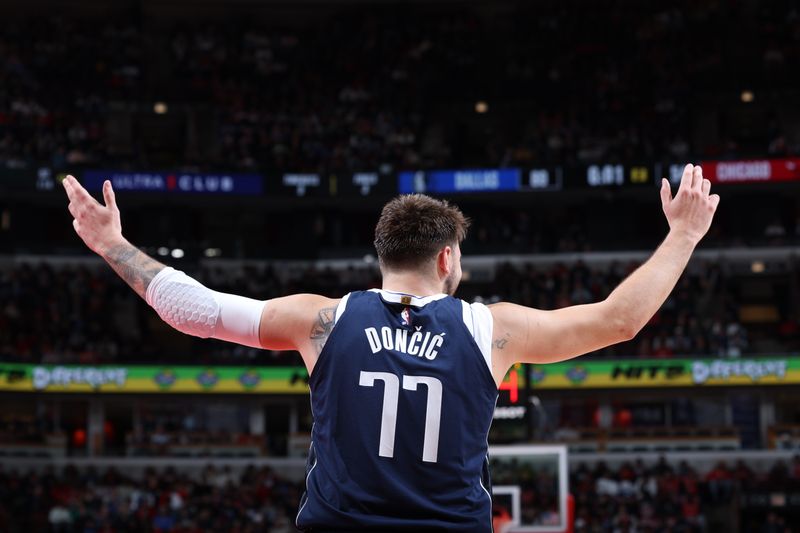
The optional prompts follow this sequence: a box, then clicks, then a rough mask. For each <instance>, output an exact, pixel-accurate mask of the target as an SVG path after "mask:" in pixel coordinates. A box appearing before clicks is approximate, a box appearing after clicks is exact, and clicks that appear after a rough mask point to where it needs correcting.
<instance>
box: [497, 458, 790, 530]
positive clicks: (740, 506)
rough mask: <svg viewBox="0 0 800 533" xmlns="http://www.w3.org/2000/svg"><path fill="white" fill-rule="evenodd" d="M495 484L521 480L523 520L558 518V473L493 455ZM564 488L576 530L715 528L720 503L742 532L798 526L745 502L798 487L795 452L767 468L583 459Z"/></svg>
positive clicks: (499, 509)
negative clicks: (714, 517)
mask: <svg viewBox="0 0 800 533" xmlns="http://www.w3.org/2000/svg"><path fill="white" fill-rule="evenodd" d="M492 482H493V484H494V486H499V485H520V487H521V489H522V491H521V494H520V502H521V507H522V517H521V518H522V523H524V524H535V525H538V526H548V525H549V526H554V525H557V524H558V523H559V520H560V517H559V514H558V513H559V510H558V501H559V500H558V484H557V476H556V473H555V471H551V470H550V469H549V468H548V466H545V465H542V464H536V463H528V462H526V461H524V460H521V459H520V460H516V459H515V460H513V461H504V460H497V459H495V460H493V462H492ZM569 487H570V494H571V495H572V497H573V498H574V501H575V531H576V533H589V532H600V531H602V532H613V533H634V532H640V533H656V532H663V531H669V532H672V533H701V532H705V531H716V530H717V529H715V528H714V527H713V526H712V525H711V523H710V521H711V518H712V517H711V516H709V515H710V514H711V513H712V512H717V513H718V512H719V510H720V509H722V510H723V512H724V513H726V514H727V516H726V519H727V520H729V519H730V513H731V512H741V515H740V516H739V517H738V520H739V523H740V524H741V527H742V529H741V530H742V531H751V532H754V533H757V532H762V533H787V532H788V533H791V532H795V531H797V530H796V529H794V526H793V525H792V520H791V518H788V517H787V515H781V514H780V513H776V512H774V511H772V512H769V513H768V514H767V513H765V512H763V509H762V510H761V511H762V512H761V513H759V512H758V510H756V511H755V512H753V511H754V510H753V509H748V508H747V507H748V506H747V505H746V504H744V503H743V502H744V501H745V498H744V496H745V495H748V494H754V493H763V492H764V491H772V492H781V491H785V492H790V491H795V490H798V489H800V457H795V458H794V460H793V461H792V462H791V464H786V463H785V462H783V461H777V462H776V463H775V464H774V465H773V466H772V467H771V468H770V470H769V471H768V472H767V473H766V474H759V473H756V472H754V471H753V470H752V469H751V468H750V467H748V466H747V465H746V464H745V463H744V462H742V461H738V462H737V463H736V465H734V466H732V467H731V466H728V465H726V464H725V463H724V462H720V463H718V464H717V465H715V466H714V467H713V468H711V469H710V470H708V471H707V472H698V470H697V469H695V468H693V467H692V466H690V465H689V464H688V463H686V462H681V463H680V464H674V463H669V462H667V461H666V460H665V459H664V458H662V459H661V460H660V461H659V462H657V463H656V464H653V465H645V464H644V463H643V462H642V461H641V460H638V459H637V460H636V461H631V462H626V463H624V464H622V465H621V466H619V467H618V468H611V467H609V466H608V465H606V464H605V463H603V462H599V463H597V464H596V465H595V466H594V467H589V466H588V465H586V464H583V463H581V464H579V465H578V466H577V468H575V469H573V470H572V471H571V473H570V481H569ZM498 503H499V506H498ZM504 511H506V512H507V511H508V509H505V507H503V504H502V502H499V501H498V500H496V501H495V516H496V517H497V516H505V515H506V513H505V512H504ZM764 515H767V516H766V520H764V519H763V518H764ZM509 517H510V515H509ZM507 518H508V517H507ZM496 524H497V522H496Z"/></svg>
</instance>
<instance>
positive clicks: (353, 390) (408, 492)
mask: <svg viewBox="0 0 800 533" xmlns="http://www.w3.org/2000/svg"><path fill="white" fill-rule="evenodd" d="M336 317H337V318H336V323H335V326H334V328H333V330H332V332H331V334H330V336H329V337H328V340H327V342H326V344H325V347H324V348H323V350H322V353H321V354H320V355H319V358H318V360H317V363H316V366H315V367H314V370H313V372H312V374H311V378H310V380H309V387H310V389H311V408H312V411H313V414H314V427H313V429H312V431H311V448H310V452H309V458H308V469H307V476H306V492H305V494H304V495H303V497H302V499H301V502H300V510H299V512H298V515H297V526H298V527H299V528H300V529H303V530H307V531H381V532H383V531H417V532H419V531H430V530H434V531H458V532H461V533H468V532H474V533H487V532H490V531H491V530H492V523H491V522H492V516H491V496H490V494H489V491H490V490H491V488H490V484H489V470H488V460H487V455H486V454H487V448H488V444H487V435H488V432H489V426H490V425H491V422H492V416H493V414H494V407H495V403H496V401H497V387H496V384H495V382H494V379H493V377H492V374H491V372H490V370H489V368H490V364H487V363H488V362H489V361H490V357H491V327H492V325H491V314H490V313H489V311H488V309H487V308H486V307H485V306H483V305H480V304H472V306H470V305H468V304H466V303H465V302H462V301H461V300H458V299H455V298H452V297H450V296H446V295H438V296H430V297H427V298H417V297H412V296H408V295H403V294H399V293H392V292H388V291H378V290H373V291H365V292H354V293H351V294H349V295H348V296H347V297H345V298H344V299H343V300H342V302H341V303H340V304H339V308H338V309H337V313H336Z"/></svg>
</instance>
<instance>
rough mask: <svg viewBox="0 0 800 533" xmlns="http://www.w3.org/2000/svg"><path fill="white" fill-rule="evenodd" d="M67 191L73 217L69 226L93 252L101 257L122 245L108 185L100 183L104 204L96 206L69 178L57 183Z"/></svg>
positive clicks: (113, 201) (114, 204)
mask: <svg viewBox="0 0 800 533" xmlns="http://www.w3.org/2000/svg"><path fill="white" fill-rule="evenodd" d="M61 183H62V185H64V189H65V190H66V191H67V197H68V198H69V205H68V206H67V209H69V212H70V213H71V214H72V216H73V217H74V220H73V221H72V226H73V227H74V228H75V232H76V233H77V234H78V236H79V237H80V238H81V239H83V242H84V243H86V246H88V247H89V248H90V249H91V250H92V251H93V252H95V253H97V254H99V255H103V254H104V253H105V252H106V251H107V250H109V249H110V248H112V247H113V246H116V245H118V244H121V243H123V242H125V239H124V238H123V237H122V222H121V221H120V217H119V209H118V208H117V202H116V199H115V198H114V189H113V188H112V187H111V182H110V181H108V180H106V181H105V182H104V183H103V198H104V199H105V203H106V205H102V204H100V203H99V202H98V201H97V200H95V199H94V198H92V196H91V195H90V194H89V193H88V192H87V191H86V189H84V188H83V186H82V185H81V184H80V183H78V180H76V179H75V178H74V177H72V176H67V177H66V178H64V181H62V182H61Z"/></svg>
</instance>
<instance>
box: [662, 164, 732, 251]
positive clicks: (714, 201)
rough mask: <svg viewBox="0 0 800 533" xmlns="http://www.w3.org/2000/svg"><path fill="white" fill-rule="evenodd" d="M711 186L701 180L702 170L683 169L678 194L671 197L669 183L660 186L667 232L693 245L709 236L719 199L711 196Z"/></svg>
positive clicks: (698, 168)
mask: <svg viewBox="0 0 800 533" xmlns="http://www.w3.org/2000/svg"><path fill="white" fill-rule="evenodd" d="M710 192H711V182H710V181H709V180H707V179H705V178H703V169H702V168H700V167H699V166H694V165H686V168H684V170H683V176H682V177H681V184H680V186H678V192H677V194H675V197H674V198H673V197H672V191H671V190H670V186H669V182H668V181H667V180H662V182H661V207H662V208H663V209H664V215H665V216H666V217H667V222H669V228H670V232H674V233H679V234H682V235H685V236H687V237H688V238H689V239H691V241H692V242H693V243H694V244H697V243H698V242H700V239H702V238H703V236H704V235H705V234H706V233H707V232H708V229H709V228H710V227H711V221H712V220H713V219H714V213H715V212H716V211H717V206H718V205H719V195H718V194H710Z"/></svg>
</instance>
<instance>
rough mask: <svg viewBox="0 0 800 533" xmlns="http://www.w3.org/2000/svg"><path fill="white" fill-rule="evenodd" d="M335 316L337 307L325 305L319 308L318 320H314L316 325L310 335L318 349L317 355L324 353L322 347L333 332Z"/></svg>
mask: <svg viewBox="0 0 800 533" xmlns="http://www.w3.org/2000/svg"><path fill="white" fill-rule="evenodd" d="M335 316H336V308H335V307H324V308H322V309H320V310H319V313H318V315H317V321H316V322H314V326H313V327H312V328H311V335H310V336H309V337H310V338H311V342H313V344H314V347H315V348H316V349H317V355H319V354H320V353H322V348H323V347H324V346H325V342H326V341H327V340H328V336H329V335H330V334H331V330H332V329H333V319H334V317H335Z"/></svg>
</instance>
